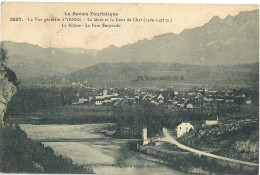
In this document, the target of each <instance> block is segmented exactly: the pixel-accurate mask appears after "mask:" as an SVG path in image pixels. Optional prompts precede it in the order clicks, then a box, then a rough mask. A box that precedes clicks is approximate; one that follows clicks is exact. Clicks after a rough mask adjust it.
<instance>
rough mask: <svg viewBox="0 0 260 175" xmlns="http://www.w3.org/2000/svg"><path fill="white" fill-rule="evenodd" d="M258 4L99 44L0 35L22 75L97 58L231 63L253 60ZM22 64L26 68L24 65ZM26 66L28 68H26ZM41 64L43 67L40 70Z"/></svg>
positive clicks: (65, 70)
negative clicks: (51, 43)
mask: <svg viewBox="0 0 260 175" xmlns="http://www.w3.org/2000/svg"><path fill="white" fill-rule="evenodd" d="M258 41H259V10H253V11H244V12H240V13H239V14H238V15H235V16H227V17H226V18H224V19H221V18H219V17H213V18H212V19H211V20H209V22H208V23H206V24H204V25H202V26H200V27H195V28H192V29H184V30H183V31H182V32H181V33H179V34H174V33H166V34H162V35H157V36H154V37H153V38H152V39H143V40H139V41H137V42H135V43H132V44H126V45H124V46H121V47H117V46H114V45H110V46H108V47H107V48H104V49H102V50H88V49H82V48H41V47H40V46H37V45H31V44H28V43H14V42H10V41H4V42H2V43H4V46H5V47H6V49H7V52H8V55H7V56H9V61H8V64H9V65H10V67H11V68H12V69H14V70H15V71H16V72H17V74H18V77H19V76H20V77H21V78H22V79H26V78H27V79H28V78H33V77H37V76H53V75H65V74H70V73H72V72H74V71H77V70H80V69H83V68H85V67H88V66H91V65H94V64H97V63H103V62H104V63H122V62H171V63H180V64H185V63H189V64H196V65H234V64H248V63H254V62H258V61H259V42H258ZM26 67H27V68H28V69H27V71H26V69H24V68H26ZM28 70H31V71H28ZM46 70H47V71H46Z"/></svg>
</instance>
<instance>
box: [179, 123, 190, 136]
mask: <svg viewBox="0 0 260 175" xmlns="http://www.w3.org/2000/svg"><path fill="white" fill-rule="evenodd" d="M191 130H194V126H193V125H191V124H190V123H181V124H179V125H178V126H177V138H180V137H181V136H183V134H186V133H187V132H190V131H191Z"/></svg>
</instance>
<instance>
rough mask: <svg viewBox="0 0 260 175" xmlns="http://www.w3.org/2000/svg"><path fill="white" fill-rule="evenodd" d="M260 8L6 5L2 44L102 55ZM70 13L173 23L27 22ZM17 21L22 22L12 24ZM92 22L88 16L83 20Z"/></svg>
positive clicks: (10, 3) (155, 5) (88, 4)
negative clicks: (99, 51) (102, 51)
mask: <svg viewBox="0 0 260 175" xmlns="http://www.w3.org/2000/svg"><path fill="white" fill-rule="evenodd" d="M258 8H259V6H258V5H202V4H104V3H103V4H101V3H92V4H91V3H33V2H31V3H18V2H5V3H2V13H1V22H2V24H1V41H13V42H19V43H21V42H27V43H30V44H35V45H39V46H41V47H44V48H47V47H55V48H71V47H73V48H75V47H77V48H84V49H103V48H106V47H108V46H110V45H115V46H117V47H120V46H123V45H126V44H130V43H135V42H137V41H139V40H143V39H149V40H150V39H152V38H153V37H154V36H157V35H160V34H165V33H175V34H179V33H180V32H182V31H183V30H184V29H187V28H194V27H200V26H202V25H204V24H205V23H207V22H209V21H210V19H212V17H213V16H219V17H220V18H222V19H223V18H226V17H227V16H228V15H231V16H234V15H237V14H238V13H239V12H240V11H251V10H254V9H258ZM65 12H71V13H72V12H80V13H81V12H86V13H88V14H89V15H90V12H95V13H100V12H111V13H118V16H117V17H113V19H114V20H115V18H120V19H127V18H129V19H132V20H133V18H138V19H142V20H143V19H144V18H146V19H150V18H153V19H169V20H172V22H171V23H161V22H133V21H130V22H126V21H123V22H115V21H114V22H110V21H108V22H93V21H92V22H90V21H82V22H80V23H77V22H62V21H59V22H57V21H56V22H40V21H31V22H29V21H28V17H29V18H31V19H34V18H35V17H37V18H42V19H43V20H44V19H45V18H59V19H62V18H66V17H67V18H68V17H74V16H65V15H64V13H65ZM13 17H18V18H21V19H23V21H10V18H13ZM87 18H92V19H93V16H87V17H86V16H85V17H84V18H83V19H85V20H87ZM98 18H102V19H105V18H110V17H98ZM109 20H110V19H109ZM62 23H63V24H66V25H68V23H71V24H82V25H84V26H85V24H86V23H87V24H89V25H91V26H92V23H94V24H102V23H106V24H120V25H121V27H118V28H104V27H62Z"/></svg>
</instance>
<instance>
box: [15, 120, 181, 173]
mask: <svg viewBox="0 0 260 175" xmlns="http://www.w3.org/2000/svg"><path fill="white" fill-rule="evenodd" d="M114 125H115V124H112V123H106V124H82V125H31V124H21V125H20V127H21V129H22V130H24V131H25V132H26V133H27V135H28V137H29V138H32V139H60V138H74V139H75V138H101V137H102V138H103V137H106V136H104V135H103V134H102V132H106V133H109V132H110V133H111V132H113V130H111V129H110V130H108V129H107V128H113V126H114ZM43 144H44V145H45V146H49V147H51V148H52V149H53V150H54V152H55V153H57V154H62V155H63V156H66V157H69V158H71V159H72V160H73V162H74V163H77V164H80V165H84V166H86V167H90V168H92V169H93V170H94V172H95V173H96V174H126V175H128V174H129V175H130V174H142V175H145V174H149V175H162V174H163V175H167V174H176V175H179V174H184V173H181V172H178V171H175V170H173V169H170V168H169V167H167V166H165V165H163V164H161V163H159V162H158V160H156V159H154V158H151V157H150V156H147V155H144V154H141V153H138V152H134V151H131V150H129V149H128V147H127V143H126V141H111V142H105V141H99V142H93V143H90V142H44V143H43Z"/></svg>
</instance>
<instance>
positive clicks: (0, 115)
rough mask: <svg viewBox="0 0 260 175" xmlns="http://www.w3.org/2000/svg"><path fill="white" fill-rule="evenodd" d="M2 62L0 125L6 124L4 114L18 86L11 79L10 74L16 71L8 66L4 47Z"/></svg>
mask: <svg viewBox="0 0 260 175" xmlns="http://www.w3.org/2000/svg"><path fill="white" fill-rule="evenodd" d="M0 63H1V68H0V125H4V115H5V111H6V108H7V104H8V102H9V101H10V100H11V98H12V96H13V95H14V94H15V93H16V86H15V85H14V84H16V83H14V82H12V81H10V80H11V79H10V75H9V74H10V73H11V74H14V72H13V71H12V70H10V69H9V68H8V67H7V65H6V62H5V54H3V50H2V49H1V59H0ZM14 75H15V74H14Z"/></svg>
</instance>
